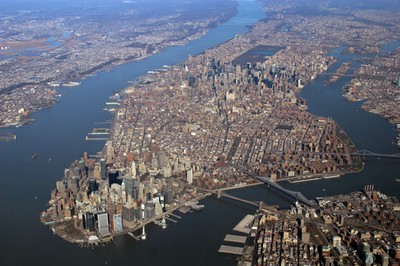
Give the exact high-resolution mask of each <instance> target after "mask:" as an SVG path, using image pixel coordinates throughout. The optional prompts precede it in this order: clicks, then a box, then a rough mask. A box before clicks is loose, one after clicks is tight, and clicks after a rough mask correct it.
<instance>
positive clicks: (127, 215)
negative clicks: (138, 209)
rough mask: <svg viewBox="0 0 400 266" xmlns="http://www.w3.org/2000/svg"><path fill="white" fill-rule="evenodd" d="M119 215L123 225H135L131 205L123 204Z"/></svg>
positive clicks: (133, 210)
mask: <svg viewBox="0 0 400 266" xmlns="http://www.w3.org/2000/svg"><path fill="white" fill-rule="evenodd" d="M121 216H122V225H123V226H125V227H128V228H130V227H133V226H134V225H135V208H134V207H133V206H128V205H124V206H123V207H122V214H121Z"/></svg>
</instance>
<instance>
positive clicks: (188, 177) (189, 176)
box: [186, 168, 193, 184]
mask: <svg viewBox="0 0 400 266" xmlns="http://www.w3.org/2000/svg"><path fill="white" fill-rule="evenodd" d="M186 180H187V182H188V183H189V184H192V183H193V169H192V168H190V169H189V170H187V171H186Z"/></svg>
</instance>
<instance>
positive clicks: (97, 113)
mask: <svg viewBox="0 0 400 266" xmlns="http://www.w3.org/2000/svg"><path fill="white" fill-rule="evenodd" d="M239 4H240V5H239V12H238V14H237V15H236V16H235V17H234V18H232V19H230V20H229V21H228V22H226V23H224V24H221V25H220V26H218V27H217V28H215V29H213V30H211V31H210V32H209V33H208V34H207V35H206V36H204V37H202V38H201V39H199V40H195V41H193V42H190V43H188V44H187V45H185V46H178V47H170V48H167V49H165V50H163V51H161V52H160V53H158V54H156V55H154V56H152V57H149V58H147V59H145V60H142V61H137V62H132V63H127V64H124V65H121V66H118V67H115V68H113V69H112V70H111V71H109V72H103V73H99V74H98V75H97V76H93V77H90V78H88V79H86V80H84V81H82V83H81V85H80V86H78V87H74V88H61V89H60V93H62V94H63V97H62V98H61V102H60V103H59V104H57V105H55V106H53V107H52V108H49V109H45V110H42V111H40V112H38V113H36V114H34V115H33V118H35V120H36V121H35V122H34V123H33V124H32V125H29V126H23V127H19V128H13V129H0V133H1V134H4V133H8V132H12V133H14V134H17V136H18V139H17V141H16V142H0V177H1V183H2V185H1V188H2V189H1V193H0V212H1V213H2V219H1V221H0V225H1V226H0V236H1V237H2V241H1V243H0V265H73V264H76V265H105V264H107V265H235V257H234V256H227V255H223V254H218V253H217V250H218V248H219V246H220V245H221V244H223V239H224V236H225V235H226V234H227V233H232V231H231V230H232V228H233V227H234V225H236V223H237V222H238V221H239V220H240V219H241V218H242V217H243V216H244V215H245V214H248V213H251V214H252V213H254V211H255V210H254V209H253V208H251V207H248V206H246V205H243V204H239V203H237V202H233V201H230V200H221V201H218V200H216V199H215V198H206V199H204V200H203V201H202V204H204V205H205V206H206V207H205V208H204V209H203V210H202V211H201V212H199V213H189V214H186V215H183V219H181V220H179V221H178V223H168V228H167V229H164V230H163V229H161V228H160V227H158V226H155V225H151V226H149V227H148V230H147V233H148V236H147V240H146V241H141V242H137V241H135V240H133V239H132V238H131V237H129V236H123V237H118V238H116V239H115V243H113V244H109V245H107V246H105V247H99V248H95V249H93V250H92V249H88V248H80V247H78V246H76V245H72V244H70V243H68V242H66V241H64V240H62V239H61V238H59V237H58V236H56V235H53V234H52V232H51V231H50V230H49V228H48V227H46V226H43V225H42V224H41V223H40V221H39V214H40V212H41V211H42V210H43V209H44V208H45V206H46V203H47V201H48V199H49V196H50V191H51V190H52V189H53V188H54V186H55V182H56V181H57V180H59V179H60V178H61V177H62V175H63V171H64V168H65V167H68V166H69V164H70V163H71V162H72V161H73V160H75V159H78V158H80V156H81V155H82V154H83V152H85V151H87V152H88V153H89V154H94V153H96V152H97V151H99V150H101V149H102V147H103V145H104V142H86V141H84V138H85V136H86V134H87V133H88V132H90V131H91V130H92V129H93V127H96V124H95V123H96V122H101V121H105V120H110V119H112V117H111V115H110V114H108V113H106V112H104V111H103V107H104V106H105V102H106V100H107V98H108V97H109V96H110V95H111V94H112V93H113V91H119V90H121V89H123V88H124V87H126V86H127V85H129V84H128V81H129V80H135V79H136V78H137V77H139V76H140V75H143V74H145V73H146V72H147V71H149V70H152V69H157V68H161V67H162V65H165V64H166V65H172V64H176V63H179V62H181V61H183V60H185V59H186V58H187V57H188V55H189V54H191V55H196V54H198V53H201V52H203V51H204V50H206V49H209V48H211V47H214V46H216V45H218V44H221V43H223V42H225V41H227V40H229V39H231V38H233V37H234V36H235V35H236V34H240V33H243V32H246V31H247V30H248V28H247V27H246V26H247V25H251V24H253V23H255V22H256V21H257V20H259V19H262V18H264V17H265V15H264V13H263V12H262V11H261V9H260V6H259V5H258V4H257V3H256V2H255V1H252V0H240V1H239ZM396 45H397V44H396ZM392 46H393V45H392ZM389 48H390V49H393V48H394V47H389ZM389 48H387V49H389ZM339 52H340V50H339V49H337V50H334V51H333V52H332V53H334V54H335V55H336V56H338V57H339V59H340V60H342V61H343V60H344V61H346V60H349V57H344V56H343V55H341V54H340V53H339ZM350 59H352V58H350ZM340 60H339V62H338V63H337V64H336V65H335V66H333V67H332V71H334V69H335V68H336V67H338V66H339V63H340ZM327 78H328V77H327V76H321V77H320V78H318V79H316V80H315V81H313V82H312V83H311V84H310V85H308V86H306V87H305V88H304V90H303V92H302V95H301V96H302V97H304V98H306V99H307V101H308V105H309V111H310V112H312V113H315V114H318V115H324V116H329V117H332V118H334V119H335V120H336V121H338V123H339V124H340V126H342V127H343V128H344V129H345V131H346V132H348V134H349V135H350V137H351V138H352V139H353V140H354V141H355V143H356V144H357V145H358V147H359V148H360V149H362V148H367V149H369V150H371V151H376V152H385V153H395V152H398V150H397V148H396V147H395V146H393V145H392V143H391V142H392V140H393V139H394V137H395V131H394V129H393V127H392V126H391V125H389V124H388V123H387V122H386V121H385V120H384V119H382V118H379V117H377V116H375V115H372V114H369V113H367V112H364V111H362V110H361V109H360V104H359V103H355V104H354V103H348V102H346V101H344V100H343V99H342V97H341V94H340V89H341V86H342V85H343V84H344V83H345V82H346V81H348V80H346V79H345V78H343V79H340V80H339V81H338V82H336V83H334V84H332V85H329V86H324V80H325V79H327ZM97 127H98V125H97ZM33 153H37V154H39V156H38V157H37V158H36V159H34V160H31V156H32V154H33ZM399 173H400V164H399V162H398V161H395V160H383V159H382V160H378V159H374V160H368V161H367V162H366V167H365V170H364V172H362V173H360V174H355V175H349V176H346V177H343V178H340V179H332V180H324V181H316V182H311V183H298V184H286V183H284V184H283V185H285V186H286V187H288V188H291V189H294V190H299V191H302V192H303V193H304V194H305V195H306V196H307V197H310V198H312V197H315V196H319V195H332V194H337V193H342V192H343V193H345V192H349V191H353V190H358V189H360V188H361V187H363V186H364V185H365V184H375V185H376V187H378V188H379V189H381V190H382V191H383V192H385V193H387V194H393V195H397V196H400V195H399V193H400V192H399V191H400V190H399V187H400V183H396V182H395V180H394V179H395V178H399V177H400V176H399ZM231 193H232V194H234V195H238V196H241V197H246V198H248V199H254V200H264V201H265V202H266V203H268V204H280V205H281V206H284V207H287V206H289V204H290V199H288V198H287V197H286V196H284V195H281V194H280V193H277V192H274V191H272V190H271V189H270V188H267V187H265V186H257V187H252V188H247V189H240V190H236V191H234V192H231Z"/></svg>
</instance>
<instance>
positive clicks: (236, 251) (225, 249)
mask: <svg viewBox="0 0 400 266" xmlns="http://www.w3.org/2000/svg"><path fill="white" fill-rule="evenodd" d="M218 252H219V253H227V254H233V255H242V254H243V248H241V247H232V246H226V245H221V247H220V248H219V250H218Z"/></svg>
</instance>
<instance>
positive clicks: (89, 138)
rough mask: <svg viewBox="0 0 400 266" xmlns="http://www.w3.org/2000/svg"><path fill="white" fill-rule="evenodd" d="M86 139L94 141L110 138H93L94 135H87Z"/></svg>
mask: <svg viewBox="0 0 400 266" xmlns="http://www.w3.org/2000/svg"><path fill="white" fill-rule="evenodd" d="M85 140H87V141H92V140H108V138H92V137H88V136H86V138H85Z"/></svg>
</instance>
